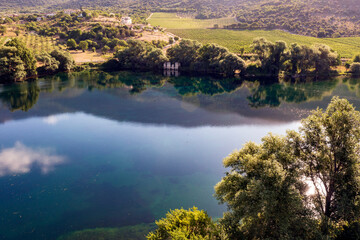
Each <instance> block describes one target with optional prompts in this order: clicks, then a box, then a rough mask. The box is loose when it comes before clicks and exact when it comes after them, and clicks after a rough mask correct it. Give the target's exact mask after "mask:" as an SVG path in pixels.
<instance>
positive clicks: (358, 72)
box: [349, 62, 360, 77]
mask: <svg viewBox="0 0 360 240" xmlns="http://www.w3.org/2000/svg"><path fill="white" fill-rule="evenodd" d="M349 71H350V73H351V75H352V76H354V77H359V76H360V62H354V63H352V64H351V65H350V70H349Z"/></svg>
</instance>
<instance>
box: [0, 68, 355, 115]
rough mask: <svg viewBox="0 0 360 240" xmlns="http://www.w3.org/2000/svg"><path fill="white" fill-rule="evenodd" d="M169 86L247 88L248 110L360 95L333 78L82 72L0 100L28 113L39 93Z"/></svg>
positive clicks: (184, 91) (22, 87) (195, 90)
mask: <svg viewBox="0 0 360 240" xmlns="http://www.w3.org/2000/svg"><path fill="white" fill-rule="evenodd" d="M165 83H170V84H172V85H173V87H174V88H175V89H176V91H177V93H178V94H179V95H181V96H183V97H192V96H196V95H198V94H204V95H209V96H214V95H219V94H230V93H233V92H235V91H237V90H239V89H243V88H245V89H247V90H248V92H249V93H248V95H247V96H245V98H244V100H245V99H246V101H247V102H248V103H249V105H250V106H251V107H255V108H258V107H265V106H270V107H278V106H279V105H281V103H302V102H307V101H312V100H321V99H322V97H324V96H328V95H331V92H332V91H333V90H334V89H335V88H336V87H337V86H338V85H339V84H340V83H344V84H347V85H348V87H349V90H352V91H356V92H357V94H359V93H360V90H359V80H358V79H346V78H344V79H340V78H338V79H332V80H329V81H315V82H309V83H307V82H305V83H292V82H281V83H275V84H269V83H266V81H265V82H264V80H261V81H257V80H251V81H249V80H241V79H236V78H230V79H221V80H219V79H213V78H211V77H186V76H181V77H163V76H160V75H154V74H134V73H130V72H119V73H113V74H110V73H105V72H81V73H71V74H59V75H56V76H52V77H48V78H46V81H44V82H43V80H41V79H40V82H29V83H21V84H14V85H9V86H4V87H2V88H0V100H1V102H3V104H4V105H5V106H7V107H8V109H9V110H11V111H15V110H22V111H27V110H29V109H31V108H32V107H33V106H34V105H35V103H36V102H37V100H38V98H39V93H40V92H53V91H55V90H56V91H59V92H63V91H65V90H66V89H88V90H90V91H91V90H94V89H98V90H104V89H111V88H117V89H119V88H122V89H127V91H128V92H129V93H130V94H140V93H143V92H144V91H145V90H147V89H150V88H160V87H163V86H164V84H165Z"/></svg>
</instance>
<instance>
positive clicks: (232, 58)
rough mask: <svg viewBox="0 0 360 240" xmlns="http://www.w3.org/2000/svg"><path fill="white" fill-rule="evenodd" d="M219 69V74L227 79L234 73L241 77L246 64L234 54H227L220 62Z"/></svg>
mask: <svg viewBox="0 0 360 240" xmlns="http://www.w3.org/2000/svg"><path fill="white" fill-rule="evenodd" d="M220 68H221V71H220V72H221V73H222V74H224V75H226V76H229V77H232V76H234V74H235V73H239V74H241V75H243V74H244V72H245V69H246V63H245V61H244V60H243V59H242V58H240V57H238V56H236V55H235V54H233V53H228V54H226V56H225V57H224V58H223V59H222V60H221V61H220Z"/></svg>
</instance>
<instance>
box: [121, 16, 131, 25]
mask: <svg viewBox="0 0 360 240" xmlns="http://www.w3.org/2000/svg"><path fill="white" fill-rule="evenodd" d="M121 24H124V25H131V24H132V20H131V18H130V17H123V18H121Z"/></svg>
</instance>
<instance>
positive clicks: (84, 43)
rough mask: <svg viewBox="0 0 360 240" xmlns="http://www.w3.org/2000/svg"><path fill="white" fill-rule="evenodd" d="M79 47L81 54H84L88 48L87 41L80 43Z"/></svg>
mask: <svg viewBox="0 0 360 240" xmlns="http://www.w3.org/2000/svg"><path fill="white" fill-rule="evenodd" d="M79 47H80V49H81V50H82V51H83V52H85V51H86V50H87V49H88V48H89V44H88V42H87V41H81V42H80V43H79Z"/></svg>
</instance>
